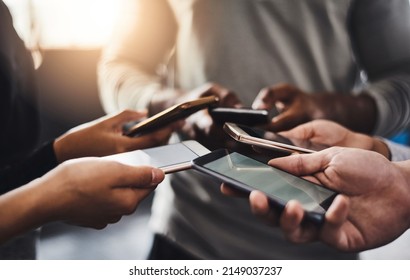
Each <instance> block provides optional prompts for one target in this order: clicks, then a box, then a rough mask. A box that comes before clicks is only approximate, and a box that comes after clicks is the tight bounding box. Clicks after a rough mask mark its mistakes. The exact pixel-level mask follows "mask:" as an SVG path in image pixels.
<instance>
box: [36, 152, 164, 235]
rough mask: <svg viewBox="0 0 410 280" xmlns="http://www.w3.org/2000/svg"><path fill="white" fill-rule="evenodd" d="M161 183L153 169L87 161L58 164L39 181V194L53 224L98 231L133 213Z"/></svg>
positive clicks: (88, 159) (156, 171) (161, 173)
mask: <svg viewBox="0 0 410 280" xmlns="http://www.w3.org/2000/svg"><path fill="white" fill-rule="evenodd" d="M163 179H164V173H163V172H162V171H161V170H160V169H156V168H153V167H147V166H141V167H131V166H128V165H124V164H121V163H118V162H111V161H108V160H102V159H90V158H87V159H77V160H71V161H67V162H65V163H63V164H61V165H60V166H58V167H57V168H56V169H55V170H53V171H51V172H49V173H48V174H46V175H45V176H44V177H43V178H41V180H42V181H43V182H46V183H45V184H43V186H41V188H39V190H41V192H42V195H43V196H44V197H45V198H46V199H47V201H48V203H49V204H50V205H49V206H48V207H50V209H49V211H48V212H49V214H48V215H49V216H50V215H51V217H52V220H62V221H65V222H67V223H70V224H75V225H80V226H87V227H93V228H97V229H101V228H104V227H105V226H106V225H107V224H109V223H115V222H117V221H119V220H120V218H121V217H122V216H123V215H128V214H131V213H133V212H134V211H135V209H136V208H137V206H138V204H139V203H140V202H141V200H143V199H144V198H145V197H146V196H147V195H148V194H150V193H151V192H152V191H153V190H154V189H155V187H156V186H157V184H159V183H160V182H161V181H162V180H163ZM44 185H47V186H49V187H48V188H44Z"/></svg>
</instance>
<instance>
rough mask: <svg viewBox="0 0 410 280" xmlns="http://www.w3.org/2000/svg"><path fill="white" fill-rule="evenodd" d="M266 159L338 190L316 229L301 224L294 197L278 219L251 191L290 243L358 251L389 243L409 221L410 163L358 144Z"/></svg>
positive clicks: (256, 208) (255, 204)
mask: <svg viewBox="0 0 410 280" xmlns="http://www.w3.org/2000/svg"><path fill="white" fill-rule="evenodd" d="M269 164H270V165H272V166H274V167H277V168H280V169H282V170H285V171H288V172H290V173H293V174H295V175H297V176H307V177H306V178H307V179H309V180H311V181H314V182H316V183H319V184H322V185H324V186H326V187H328V188H330V189H332V190H335V191H337V192H339V193H341V194H342V195H338V196H337V197H336V199H335V200H334V202H333V203H332V205H331V207H330V208H329V209H328V211H327V213H326V215H325V224H324V225H323V226H322V227H321V228H320V229H319V228H316V227H314V226H309V225H305V224H302V219H303V215H304V214H303V210H302V207H301V205H300V204H299V203H298V202H296V201H290V202H289V203H288V204H287V205H286V208H285V209H284V211H283V213H282V215H281V217H280V219H278V218H277V216H275V213H273V210H271V209H270V208H269V205H268V203H267V198H266V196H264V195H263V194H262V193H257V192H253V193H252V194H251V196H250V202H251V207H252V210H253V212H254V213H255V214H256V215H258V216H262V217H265V218H266V219H268V220H269V221H270V222H272V223H273V224H276V223H279V224H280V226H281V228H282V230H283V232H284V234H285V236H286V237H287V239H289V240H290V241H292V242H295V243H305V242H311V241H315V240H320V241H322V242H324V243H326V244H328V245H330V246H333V247H335V248H337V249H339V250H343V251H361V250H366V249H370V248H375V247H378V246H382V245H384V244H387V243H389V242H390V241H392V240H394V239H395V238H397V237H398V236H400V235H401V234H402V233H403V232H404V231H406V230H407V229H408V228H409V226H410V218H409V217H410V215H409V212H410V211H409V210H410V207H409V205H410V189H409V187H408V184H407V182H408V181H409V175H410V168H409V167H410V162H401V163H392V162H389V161H388V160H387V159H386V158H384V157H382V156H381V155H379V154H377V153H373V152H369V151H364V150H360V149H346V148H330V149H327V150H324V151H321V152H317V153H313V154H308V155H294V156H289V157H286V158H277V159H273V160H271V161H270V162H269Z"/></svg>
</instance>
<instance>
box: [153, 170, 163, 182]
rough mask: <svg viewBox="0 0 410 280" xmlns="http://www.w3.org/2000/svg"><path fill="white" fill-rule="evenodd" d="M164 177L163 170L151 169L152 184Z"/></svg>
mask: <svg viewBox="0 0 410 280" xmlns="http://www.w3.org/2000/svg"><path fill="white" fill-rule="evenodd" d="M163 179H164V172H163V171H162V170H161V169H158V168H153V169H152V184H155V185H156V184H159V183H161V182H162V180H163Z"/></svg>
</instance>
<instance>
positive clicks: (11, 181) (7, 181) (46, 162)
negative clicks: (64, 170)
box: [0, 141, 57, 193]
mask: <svg viewBox="0 0 410 280" xmlns="http://www.w3.org/2000/svg"><path fill="white" fill-rule="evenodd" d="M53 143H54V141H53V142H49V143H46V144H44V145H43V146H41V147H40V148H38V149H37V150H34V151H33V152H32V153H30V154H29V155H28V156H27V157H26V158H24V159H21V160H19V161H18V162H15V163H12V164H10V165H8V166H5V167H3V168H1V170H0V193H5V192H8V191H10V190H13V189H15V188H17V187H19V186H22V185H24V184H27V183H28V182H30V181H32V180H34V179H36V178H38V177H40V176H42V175H44V174H45V173H47V172H48V171H50V170H51V169H52V168H54V167H55V166H57V159H56V156H55V153H54V148H53Z"/></svg>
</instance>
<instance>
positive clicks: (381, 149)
mask: <svg viewBox="0 0 410 280" xmlns="http://www.w3.org/2000/svg"><path fill="white" fill-rule="evenodd" d="M372 141H373V145H372V148H371V150H372V151H374V152H377V153H379V154H382V155H383V156H384V157H386V158H387V159H388V160H391V153H390V149H389V147H388V146H387V144H386V143H385V142H384V141H383V140H381V139H379V138H377V137H372Z"/></svg>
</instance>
